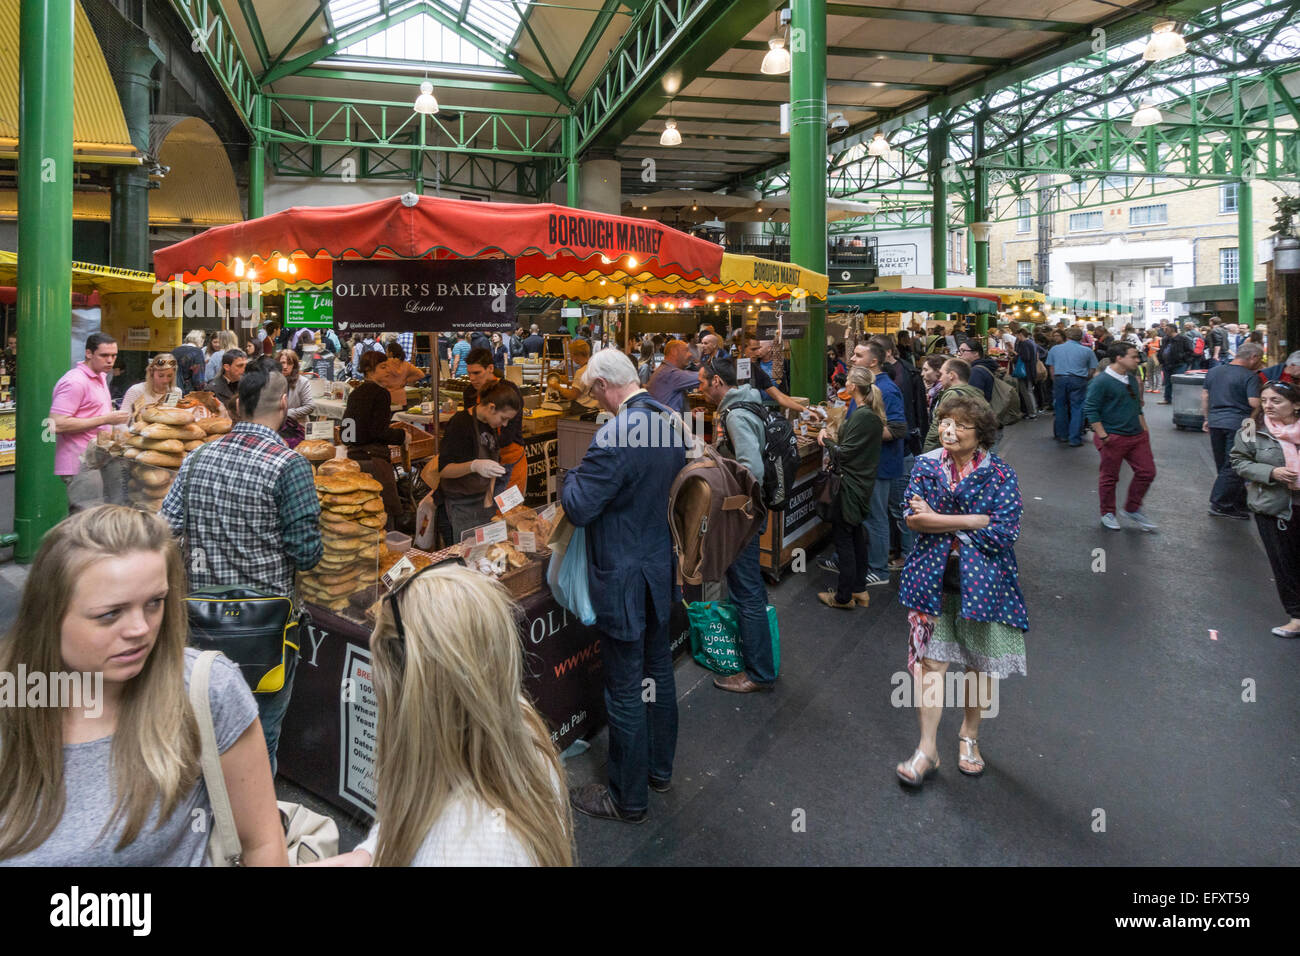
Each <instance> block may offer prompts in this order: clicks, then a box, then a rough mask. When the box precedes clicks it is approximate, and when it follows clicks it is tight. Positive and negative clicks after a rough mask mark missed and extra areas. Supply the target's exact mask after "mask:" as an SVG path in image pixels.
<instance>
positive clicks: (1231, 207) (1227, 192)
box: [1219, 183, 1237, 213]
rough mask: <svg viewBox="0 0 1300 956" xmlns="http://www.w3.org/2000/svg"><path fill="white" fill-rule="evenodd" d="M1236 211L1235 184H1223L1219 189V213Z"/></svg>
mask: <svg viewBox="0 0 1300 956" xmlns="http://www.w3.org/2000/svg"><path fill="white" fill-rule="evenodd" d="M1236 211H1237V183H1224V184H1223V185H1222V186H1220V187H1219V212H1221V213H1226V212H1236Z"/></svg>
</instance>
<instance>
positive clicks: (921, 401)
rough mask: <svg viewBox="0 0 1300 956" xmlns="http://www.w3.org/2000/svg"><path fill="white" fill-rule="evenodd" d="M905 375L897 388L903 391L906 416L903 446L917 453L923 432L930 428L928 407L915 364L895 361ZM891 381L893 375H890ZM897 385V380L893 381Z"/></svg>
mask: <svg viewBox="0 0 1300 956" xmlns="http://www.w3.org/2000/svg"><path fill="white" fill-rule="evenodd" d="M895 364H897V365H900V366H902V368H903V371H904V372H905V373H906V375H905V376H904V378H903V384H902V385H899V386H898V390H899V391H900V392H902V393H903V411H904V412H905V413H906V417H907V444H906V445H905V446H904V447H905V448H906V449H907V453H908V454H909V455H919V454H920V453H921V445H922V444H923V443H924V438H925V433H926V432H927V431H929V430H930V421H929V418H930V408H929V405H928V404H927V403H926V400H925V392H926V389H925V379H923V378H921V373H920V372H918V371H917V369H916V366H915V365H908V364H907V363H906V362H897V363H895ZM890 381H893V376H890ZM894 384H895V385H898V383H897V382H895V383H894Z"/></svg>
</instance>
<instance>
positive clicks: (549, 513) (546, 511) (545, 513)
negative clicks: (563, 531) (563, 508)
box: [537, 501, 559, 524]
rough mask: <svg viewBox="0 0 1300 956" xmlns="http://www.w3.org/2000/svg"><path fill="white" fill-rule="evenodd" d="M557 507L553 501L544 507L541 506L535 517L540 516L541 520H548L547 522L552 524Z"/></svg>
mask: <svg viewBox="0 0 1300 956" xmlns="http://www.w3.org/2000/svg"><path fill="white" fill-rule="evenodd" d="M558 508H559V505H557V504H556V503H555V502H553V501H552V502H551V503H550V504H549V505H547V506H546V507H545V508H543V509H542V510H541V511H539V512H537V517H539V518H541V519H542V520H543V521H546V522H548V523H551V524H554V523H555V512H556V510H557V509H558Z"/></svg>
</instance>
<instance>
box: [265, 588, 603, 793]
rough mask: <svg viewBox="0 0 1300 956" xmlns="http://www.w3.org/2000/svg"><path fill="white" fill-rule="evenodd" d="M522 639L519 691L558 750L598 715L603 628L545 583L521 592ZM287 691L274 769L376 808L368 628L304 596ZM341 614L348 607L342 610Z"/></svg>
mask: <svg viewBox="0 0 1300 956" xmlns="http://www.w3.org/2000/svg"><path fill="white" fill-rule="evenodd" d="M519 603H520V607H521V609H522V613H521V614H520V618H519V641H520V644H521V646H522V647H523V650H524V655H525V667H526V669H525V673H524V689H525V691H526V692H527V693H528V695H529V697H530V698H531V699H532V700H533V703H534V704H535V705H536V706H537V709H538V710H539V711H540V713H541V715H542V717H543V718H544V719H545V720H546V722H547V724H548V725H549V726H550V728H551V739H552V740H553V741H554V743H555V746H556V748H557V749H559V750H565V749H566V748H568V747H569V745H570V744H572V743H573V742H574V741H575V740H578V739H579V738H585V737H589V736H590V735H591V734H593V733H594V732H595V731H596V730H597V729H599V728H600V726H601V725H602V724H603V723H604V721H605V703H604V681H603V675H602V667H601V656H600V635H599V634H598V632H597V631H596V630H595V629H594V628H590V627H584V626H583V625H582V624H581V622H579V621H578V620H576V619H575V618H574V617H573V616H572V615H571V614H569V613H568V612H567V611H565V610H564V608H562V607H560V605H559V604H558V603H556V601H555V599H554V598H553V597H552V596H551V592H550V591H549V590H547V589H546V588H542V590H540V591H537V592H535V593H533V594H530V595H528V596H527V597H525V598H523V599H522V600H521V601H520V602H519ZM307 611H308V612H309V613H310V615H311V617H312V621H311V623H310V624H308V625H307V626H306V627H305V628H304V629H303V630H304V634H303V637H302V641H301V657H300V659H299V662H298V670H297V673H296V676H295V677H294V685H293V695H292V699H291V701H290V704H289V710H288V713H287V714H286V716H285V719H284V725H283V729H282V731H281V736H280V748H279V754H278V759H279V765H280V767H279V770H280V773H281V774H283V775H284V776H285V777H286V778H288V779H289V780H292V781H293V782H294V783H296V784H298V785H299V786H302V787H305V788H306V789H308V790H310V791H311V792H312V793H314V794H316V796H318V797H320V798H321V799H323V800H326V801H328V802H329V803H331V804H333V805H334V806H337V807H339V808H341V809H343V810H344V811H346V812H348V813H351V814H353V815H355V816H359V817H366V818H368V817H371V816H373V814H374V812H375V775H374V770H375V727H376V725H377V724H378V704H377V702H376V700H375V693H374V686H373V683H372V679H371V672H370V628H369V627H368V626H367V625H366V624H365V623H364V622H363V621H362V620H358V619H356V618H355V617H345V616H342V615H340V614H338V613H335V612H332V611H329V610H326V609H324V608H321V607H319V606H317V605H314V604H312V603H311V602H310V601H309V602H308V604H307ZM345 613H348V612H345Z"/></svg>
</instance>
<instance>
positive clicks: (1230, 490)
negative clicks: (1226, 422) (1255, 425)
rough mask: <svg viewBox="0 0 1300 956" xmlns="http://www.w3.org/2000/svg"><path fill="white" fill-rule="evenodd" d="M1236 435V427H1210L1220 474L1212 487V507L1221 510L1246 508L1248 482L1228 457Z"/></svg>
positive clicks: (1212, 448) (1215, 460)
mask: <svg viewBox="0 0 1300 956" xmlns="http://www.w3.org/2000/svg"><path fill="white" fill-rule="evenodd" d="M1236 435H1237V430H1236V429H1235V428H1213V427H1211V428H1210V450H1211V451H1213V452H1214V463H1215V465H1217V466H1218V468H1219V476H1218V477H1217V478H1215V479H1214V487H1213V488H1212V489H1210V507H1212V508H1217V509H1219V510H1220V511H1245V510H1246V483H1245V482H1244V481H1243V480H1242V479H1241V476H1240V475H1238V474H1237V472H1236V471H1235V470H1233V467H1232V462H1231V461H1230V460H1229V459H1228V451H1229V449H1231V448H1232V440H1233V439H1234V438H1235V437H1236Z"/></svg>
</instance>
